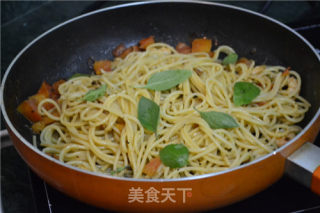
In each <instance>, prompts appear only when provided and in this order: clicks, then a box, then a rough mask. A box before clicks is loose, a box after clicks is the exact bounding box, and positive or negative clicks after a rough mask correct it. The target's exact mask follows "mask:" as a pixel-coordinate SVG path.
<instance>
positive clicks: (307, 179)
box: [285, 142, 320, 195]
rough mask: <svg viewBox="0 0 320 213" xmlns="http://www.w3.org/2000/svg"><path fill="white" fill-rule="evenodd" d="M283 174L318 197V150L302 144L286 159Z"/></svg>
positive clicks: (319, 156) (319, 152)
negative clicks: (309, 189)
mask: <svg viewBox="0 0 320 213" xmlns="http://www.w3.org/2000/svg"><path fill="white" fill-rule="evenodd" d="M285 172H286V174H287V175H289V176H290V177H292V178H293V179H295V180H296V181H298V182H300V183H302V184H303V185H305V186H307V187H308V188H311V190H312V191H313V192H314V193H316V194H318V195H320V148H319V147H318V146H316V145H314V144H312V143H309V142H307V143H305V144H303V145H302V146H301V147H300V148H299V149H298V150H296V151H295V152H294V153H293V154H291V155H290V156H289V157H288V158H287V161H286V165H285Z"/></svg>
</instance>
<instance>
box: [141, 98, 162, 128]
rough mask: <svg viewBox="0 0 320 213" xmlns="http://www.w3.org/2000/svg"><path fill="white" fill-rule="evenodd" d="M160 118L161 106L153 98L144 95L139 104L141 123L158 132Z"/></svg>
mask: <svg viewBox="0 0 320 213" xmlns="http://www.w3.org/2000/svg"><path fill="white" fill-rule="evenodd" d="M159 118H160V107H159V106H158V105H157V104H156V103H155V102H153V101H152V100H150V99H147V98H145V97H143V96H142V97H141V98H140V101H139V104H138V119H139V121H140V123H141V125H142V126H143V127H144V128H145V129H147V130H149V131H152V132H154V133H155V134H157V127H158V123H159Z"/></svg>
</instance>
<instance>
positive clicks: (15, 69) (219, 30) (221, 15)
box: [4, 2, 320, 141]
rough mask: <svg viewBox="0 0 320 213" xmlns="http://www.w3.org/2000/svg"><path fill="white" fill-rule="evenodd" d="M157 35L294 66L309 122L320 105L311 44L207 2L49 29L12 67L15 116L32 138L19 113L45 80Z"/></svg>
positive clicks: (318, 68)
mask: <svg viewBox="0 0 320 213" xmlns="http://www.w3.org/2000/svg"><path fill="white" fill-rule="evenodd" d="M150 35H154V36H155V40H156V41H162V42H166V43H169V44H172V45H175V44H177V43H178V42H179V41H182V42H190V41H191V40H192V39H194V38H196V37H203V36H206V37H208V38H210V39H215V40H217V41H218V44H219V45H229V46H231V47H233V48H234V49H235V50H236V52H237V53H238V54H239V55H240V56H243V57H247V58H252V59H254V60H255V61H256V63H257V64H269V65H283V66H286V67H287V66H290V67H291V68H292V69H293V70H296V71H298V72H299V73H300V75H301V77H302V91H301V94H302V96H303V97H305V98H306V99H307V100H308V101H309V102H310V103H311V104H312V107H311V109H310V110H309V112H308V113H307V114H306V118H305V120H304V121H303V122H302V124H301V125H302V126H304V125H306V124H307V123H308V122H309V121H310V120H311V119H312V117H313V116H314V115H315V113H316V111H317V109H318V108H319V103H320V84H319V81H320V63H319V59H318V58H317V57H316V55H315V53H314V52H313V51H312V49H311V48H310V47H309V46H308V45H306V43H305V42H304V41H303V40H302V39H301V38H299V37H298V36H297V35H295V34H293V33H292V32H291V31H290V30H288V29H286V28H284V27H282V26H280V25H278V24H275V23H274V22H272V21H270V20H268V19H266V18H263V17H261V16H258V15H254V14H252V13H248V12H246V11H242V10H238V9H234V8H229V7H225V6H219V5H212V4H203V3H182V2H175V3H148V4H138V5H134V6H127V7H120V8H117V9H112V10H104V11H100V12H96V13H93V14H91V15H88V16H84V17H82V18H79V19H76V20H74V21H72V22H70V23H67V24H65V25H62V26H61V27H59V28H57V29H55V30H53V31H51V32H49V33H48V34H46V35H45V36H43V37H42V38H40V39H39V40H38V41H37V42H35V43H34V44H32V45H31V46H30V47H29V48H27V49H26V50H25V51H24V52H23V54H22V55H21V56H20V57H19V58H18V60H17V61H16V62H15V63H14V64H13V66H12V67H11V70H10V73H9V75H8V78H7V81H6V85H5V88H4V104H5V107H6V110H7V113H8V116H9V118H10V120H11V121H12V123H13V125H14V126H15V128H16V129H17V130H18V131H19V132H20V133H21V134H22V135H24V137H25V138H26V139H28V140H30V141H31V134H30V132H31V131H30V128H29V126H30V124H29V122H28V121H27V120H25V119H24V118H23V117H22V116H21V115H20V114H19V113H17V111H16V107H17V106H18V104H19V103H21V101H22V100H24V99H26V98H27V97H28V96H30V95H32V94H34V93H36V91H37V89H38V88H39V87H40V85H41V82H42V81H43V80H46V81H47V82H49V83H52V82H54V81H56V80H59V79H67V78H68V77H70V76H71V75H72V74H74V73H79V72H80V73H89V72H91V71H90V70H89V67H88V59H89V58H93V59H96V60H97V59H112V55H111V51H112V49H114V48H115V47H116V46H117V45H118V44H119V43H124V44H126V45H132V44H136V43H137V42H138V41H139V40H140V39H142V38H145V37H148V36H150Z"/></svg>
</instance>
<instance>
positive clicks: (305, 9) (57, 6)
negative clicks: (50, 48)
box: [1, 1, 320, 213]
mask: <svg viewBox="0 0 320 213" xmlns="http://www.w3.org/2000/svg"><path fill="white" fill-rule="evenodd" d="M126 2H129V1H90V2H89V1H80V2H75V1H63V2H62V1H1V77H2V76H3V74H4V72H5V70H6V69H7V67H8V66H9V64H10V62H11V61H12V60H13V58H14V57H15V56H16V55H17V54H18V52H19V51H20V50H21V49H22V48H23V47H24V46H26V45H27V44H28V43H29V42H30V41H32V40H33V39H35V38H36V37H37V36H39V35H40V34H42V33H43V32H45V31H46V30H48V29H50V28H52V27H54V26H56V25H57V24H59V23H61V22H64V21H65V20H68V19H70V18H73V17H75V16H78V15H81V14H83V13H86V12H90V11H92V10H95V9H100V8H104V7H108V6H111V5H116V4H121V3H126ZM222 3H226V4H232V5H236V6H240V7H243V8H247V9H250V10H253V11H257V12H260V13H263V14H266V15H268V16H270V17H273V18H275V19H277V20H279V21H281V22H283V23H285V24H287V25H289V26H290V27H292V28H294V29H295V30H296V31H298V32H299V33H300V34H302V35H303V36H304V37H306V38H307V40H309V41H310V42H311V44H313V45H314V46H315V47H316V48H317V49H318V50H319V49H320V2H317V1H295V2H289V1H250V2H249V1H242V2H241V1H223V2H222ZM3 124H4V123H3V120H1V129H3V128H4V126H3ZM316 144H318V145H319V144H320V138H319V137H318V139H317V140H316ZM1 196H2V205H3V210H4V212H6V213H7V212H8V213H20V212H40V213H42V212H59V213H60V212H105V211H102V210H100V209H96V208H94V207H91V206H88V205H85V204H83V203H80V202H78V201H76V200H73V199H72V198H69V197H67V196H65V195H63V194H61V193H60V192H57V191H56V190H54V189H52V188H51V187H50V186H48V185H46V184H45V183H44V182H43V181H42V180H41V179H39V178H38V177H37V176H36V175H35V174H34V173H33V172H31V171H30V170H29V169H28V167H27V166H26V164H25V163H24V162H23V161H22V159H21V158H20V157H19V156H18V154H17V152H16V151H15V149H14V147H13V146H12V144H11V143H10V142H9V141H8V140H6V138H2V140H1ZM234 211H240V212H242V211H245V212H271V211H272V212H320V198H319V196H316V195H315V194H313V193H312V192H310V190H309V189H307V188H305V187H303V186H302V185H300V184H299V183H296V182H295V181H293V180H291V179H290V178H288V177H286V176H284V177H283V178H282V179H281V180H280V181H279V182H277V183H276V184H274V185H272V186H271V187H270V188H268V189H267V190H265V191H264V192H261V193H259V194H258V195H256V196H254V197H252V198H249V199H247V200H245V201H242V202H239V203H237V204H234V205H231V206H229V207H226V208H223V209H219V210H218V211H217V212H234Z"/></svg>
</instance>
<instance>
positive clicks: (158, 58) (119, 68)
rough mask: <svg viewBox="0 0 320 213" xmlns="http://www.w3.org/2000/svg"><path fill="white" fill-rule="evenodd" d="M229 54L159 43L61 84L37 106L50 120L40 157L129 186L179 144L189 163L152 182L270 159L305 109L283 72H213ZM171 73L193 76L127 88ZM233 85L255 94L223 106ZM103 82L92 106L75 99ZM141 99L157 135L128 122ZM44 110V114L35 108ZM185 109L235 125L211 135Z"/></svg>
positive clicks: (292, 78)
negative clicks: (154, 118) (149, 103)
mask: <svg viewBox="0 0 320 213" xmlns="http://www.w3.org/2000/svg"><path fill="white" fill-rule="evenodd" d="M232 52H234V50H233V49H232V48H231V47H229V46H220V47H218V48H217V49H216V50H215V51H214V56H213V57H210V56H209V55H208V54H207V53H191V54H180V53H178V52H177V51H176V50H175V49H174V48H173V47H171V46H169V45H167V44H164V43H154V44H152V45H150V46H148V48H147V49H146V51H144V52H131V53H130V54H129V55H127V56H126V57H125V58H124V59H121V58H116V59H115V61H114V62H113V63H112V68H113V71H112V72H103V73H102V75H93V76H91V77H85V76H83V77H77V78H72V79H70V80H68V81H66V82H65V83H63V84H61V85H60V87H59V92H60V94H61V97H60V99H59V104H57V103H56V102H55V101H53V100H51V99H45V100H43V101H42V102H41V103H40V104H39V105H38V110H39V112H40V113H41V114H42V115H46V116H48V117H49V118H51V119H54V120H55V121H56V122H54V123H53V124H50V125H48V126H47V127H45V129H44V130H43V131H42V132H41V135H40V140H41V146H42V147H43V149H42V151H43V152H45V153H47V154H50V155H53V156H55V157H56V158H57V159H59V160H60V161H62V162H64V163H66V164H69V165H72V166H76V167H78V168H81V169H85V170H90V171H93V172H98V173H104V174H112V175H115V176H120V177H134V178H150V177H148V176H146V175H145V174H144V173H143V169H144V167H145V165H146V164H147V163H148V162H149V161H150V160H152V159H154V158H156V157H158V156H159V151H160V150H161V149H163V148H164V147H165V146H166V145H168V144H181V143H182V144H184V145H185V146H186V147H187V148H188V149H189V152H190V155H189V159H188V161H189V163H188V165H187V166H185V167H182V168H177V169H171V168H169V167H166V166H164V165H161V166H160V167H159V168H158V170H157V173H156V174H155V175H154V176H153V177H152V178H181V177H188V176H194V175H201V174H207V173H214V172H218V171H222V170H226V169H229V168H233V167H237V166H239V165H241V164H244V163H247V162H250V161H252V160H255V159H257V158H259V157H261V156H263V155H266V154H268V153H270V152H272V151H273V150H275V149H276V148H278V147H279V146H281V145H282V144H283V143H284V142H285V141H287V140H289V139H290V138H292V137H294V136H295V135H296V134H297V133H298V132H299V131H300V130H301V128H300V127H299V126H297V125H295V124H296V123H298V122H300V121H301V120H302V119H303V118H304V114H305V112H306V111H307V110H308V108H309V107H310V104H309V103H308V102H307V101H306V100H305V99H304V98H302V97H301V96H299V90H300V86H301V79H300V76H299V74H298V73H297V72H295V71H293V70H291V71H290V74H289V75H283V71H284V70H285V68H284V67H281V66H264V65H262V66H257V65H255V62H254V61H252V60H251V61H250V62H251V63H249V64H245V63H237V64H230V65H227V66H224V65H222V64H221V60H220V59H219V58H221V53H225V54H229V53H232ZM175 69H184V70H191V71H193V74H192V76H191V77H190V78H189V79H188V80H186V81H185V82H183V83H182V84H180V85H178V86H176V87H174V88H172V89H170V90H168V91H151V90H148V89H143V88H136V87H135V86H137V85H145V84H147V81H148V79H149V78H150V76H151V75H152V74H154V73H157V72H160V71H166V70H175ZM238 81H246V82H252V83H255V84H256V85H259V87H260V89H261V92H260V95H259V96H258V97H257V98H256V99H255V100H254V102H253V103H251V104H249V105H246V106H235V105H234V104H233V102H232V96H233V86H234V84H235V82H238ZM103 84H106V85H107V92H106V95H104V96H103V97H101V98H100V99H99V101H94V102H89V101H83V100H82V97H83V96H84V95H85V94H86V93H87V92H88V91H90V90H92V89H96V88H98V87H99V86H100V85H103ZM141 96H144V97H146V98H148V99H151V100H153V101H154V102H155V103H157V104H158V105H159V106H160V123H159V125H158V132H157V134H158V136H157V137H156V136H155V134H154V133H152V132H148V131H146V130H145V129H144V128H143V127H142V125H141V124H140V122H139V120H138V119H137V107H138V102H139V99H140V98H141ZM47 102H50V103H52V104H53V105H54V108H52V109H50V110H45V108H44V107H43V104H45V103H47ZM194 107H196V108H197V110H199V111H210V110H214V111H217V112H224V113H228V114H229V115H231V116H232V117H233V118H234V119H235V120H236V121H237V123H238V124H239V127H237V128H231V129H215V130H214V129H211V128H210V127H209V125H208V124H207V123H206V122H205V121H204V120H203V119H201V117H200V115H199V113H197V112H196V111H195V109H194ZM54 112H55V113H54ZM56 112H58V113H56ZM57 114H58V116H57ZM119 168H124V169H119ZM117 169H118V171H117ZM112 171H117V172H112Z"/></svg>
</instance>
